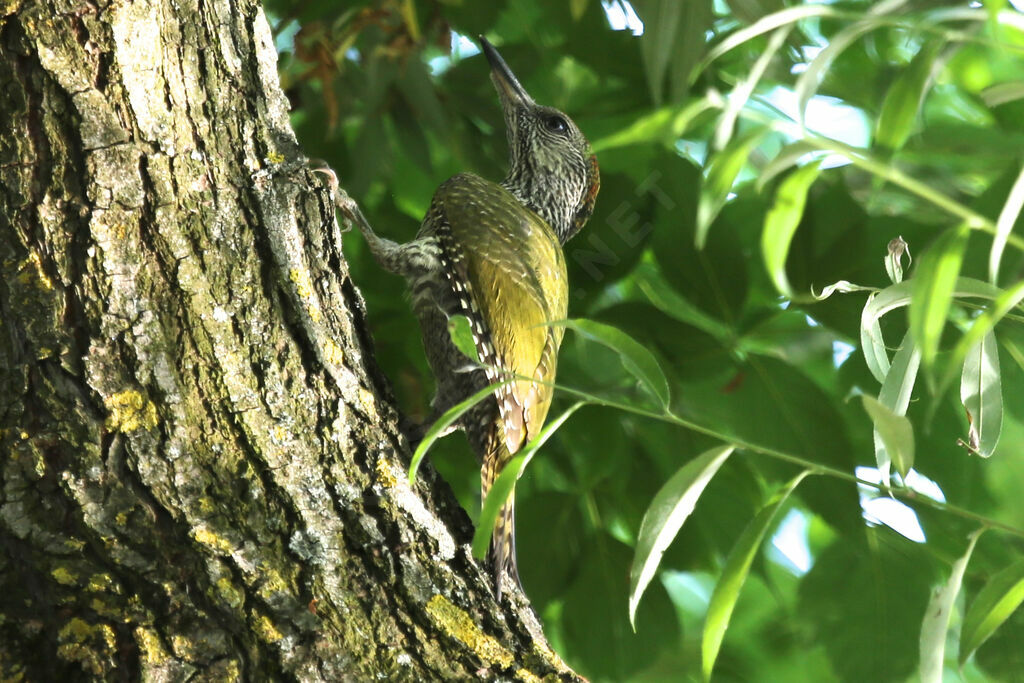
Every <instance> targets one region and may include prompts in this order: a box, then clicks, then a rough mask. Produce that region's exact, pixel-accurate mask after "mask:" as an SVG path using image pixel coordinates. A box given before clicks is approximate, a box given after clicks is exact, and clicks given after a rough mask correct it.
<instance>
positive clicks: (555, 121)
mask: <svg viewBox="0 0 1024 683" xmlns="http://www.w3.org/2000/svg"><path fill="white" fill-rule="evenodd" d="M544 127H545V128H547V129H548V130H549V131H551V132H552V133H562V134H565V133H567V132H569V124H568V123H566V121H565V119H563V118H562V117H561V116H559V115H558V114H552V115H551V116H548V117H547V118H545V119H544Z"/></svg>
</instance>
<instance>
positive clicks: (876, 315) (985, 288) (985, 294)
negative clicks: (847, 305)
mask: <svg viewBox="0 0 1024 683" xmlns="http://www.w3.org/2000/svg"><path fill="white" fill-rule="evenodd" d="M915 287H916V285H915V284H914V280H913V279H911V280H906V281H904V282H901V283H899V284H898V285H890V286H889V287H886V288H885V289H883V290H882V291H881V292H879V293H878V294H877V296H875V297H873V298H872V299H870V300H869V301H868V303H867V305H865V306H864V311H863V312H862V313H861V331H862V333H863V330H864V328H865V327H867V326H869V325H871V324H873V323H877V322H878V320H880V319H881V317H882V316H883V315H885V314H886V313H888V312H889V311H892V310H895V309H897V308H900V307H901V306H906V305H908V304H909V303H910V302H911V299H912V298H913V292H914V288H915ZM1002 294H1003V290H1001V289H999V288H998V287H995V286H993V285H990V284H989V283H987V282H985V281H984V280H976V279H974V278H971V277H958V278H956V284H955V285H954V288H953V297H955V298H957V299H972V298H973V299H998V298H999V297H1000V296H1001V295H1002Z"/></svg>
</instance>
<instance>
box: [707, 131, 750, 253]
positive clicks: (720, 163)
mask: <svg viewBox="0 0 1024 683" xmlns="http://www.w3.org/2000/svg"><path fill="white" fill-rule="evenodd" d="M767 132H768V129H767V128H756V129H754V130H752V131H750V132H749V133H747V134H746V135H743V136H740V137H738V138H736V139H735V140H733V141H732V142H731V143H730V144H729V146H728V147H726V148H725V149H723V150H722V151H721V152H719V153H718V154H716V155H714V156H713V157H712V158H711V161H710V163H709V164H708V166H707V175H706V176H705V178H704V182H703V183H701V186H700V197H699V198H698V199H697V234H696V238H695V244H696V245H697V248H698V249H703V248H704V243H705V241H706V240H707V236H708V230H709V229H710V228H711V223H712V222H713V221H714V220H715V217H716V216H718V212H719V211H721V210H722V207H723V206H725V202H726V199H727V198H728V197H729V193H730V192H732V186H733V183H735V182H736V178H737V177H738V176H739V174H740V171H741V170H743V166H744V164H746V163H747V157H749V156H750V153H751V152H752V151H753V149H754V148H755V147H757V145H758V144H759V143H760V142H761V140H762V139H763V138H764V136H765V134H767Z"/></svg>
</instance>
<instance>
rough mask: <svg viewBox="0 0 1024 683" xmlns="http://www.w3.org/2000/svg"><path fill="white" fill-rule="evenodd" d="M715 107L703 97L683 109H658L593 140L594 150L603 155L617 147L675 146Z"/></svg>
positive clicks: (592, 146) (677, 107)
mask: <svg viewBox="0 0 1024 683" xmlns="http://www.w3.org/2000/svg"><path fill="white" fill-rule="evenodd" d="M712 106H713V105H712V104H711V102H710V101H709V100H708V98H706V97H701V98H699V99H697V100H694V101H692V102H689V103H687V104H686V106H683V107H679V106H674V107H662V108H660V109H655V110H653V111H651V112H650V113H644V114H642V115H640V116H639V117H637V118H635V119H632V120H631V123H630V124H629V125H628V126H626V127H625V128H623V129H621V130H617V131H615V132H614V133H611V134H609V135H606V136H604V137H602V138H598V139H596V140H594V142H593V143H591V149H592V150H593V151H594V153H595V154H600V153H601V152H603V151H606V150H609V149H614V148H616V147H626V146H628V145H637V144H644V143H650V142H660V143H663V144H666V145H674V144H675V142H676V140H678V139H679V137H680V136H681V135H682V134H683V133H685V132H686V129H687V128H689V127H690V124H691V123H692V122H693V120H694V119H695V118H697V116H699V115H700V114H703V113H704V112H706V111H707V110H708V109H711V108H712Z"/></svg>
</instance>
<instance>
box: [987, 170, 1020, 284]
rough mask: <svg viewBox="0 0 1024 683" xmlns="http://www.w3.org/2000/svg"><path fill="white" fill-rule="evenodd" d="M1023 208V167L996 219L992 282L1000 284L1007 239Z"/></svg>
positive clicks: (990, 253) (990, 267)
mask: <svg viewBox="0 0 1024 683" xmlns="http://www.w3.org/2000/svg"><path fill="white" fill-rule="evenodd" d="M1022 208H1024V169H1021V171H1020V175H1018V176H1017V180H1016V182H1014V183H1013V189H1011V190H1010V195H1009V196H1008V197H1007V198H1006V203H1005V204H1003V209H1002V211H1000V212H999V218H998V219H997V220H996V234H995V237H994V238H993V239H992V250H991V251H990V252H989V257H988V279H989V282H991V283H992V284H998V279H999V263H1000V262H1001V261H1002V259H1003V250H1004V249H1005V248H1006V241H1007V240H1008V239H1009V238H1010V232H1011V231H1012V230H1013V225H1014V223H1016V222H1017V217H1018V216H1020V212H1021V209H1022Z"/></svg>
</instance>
